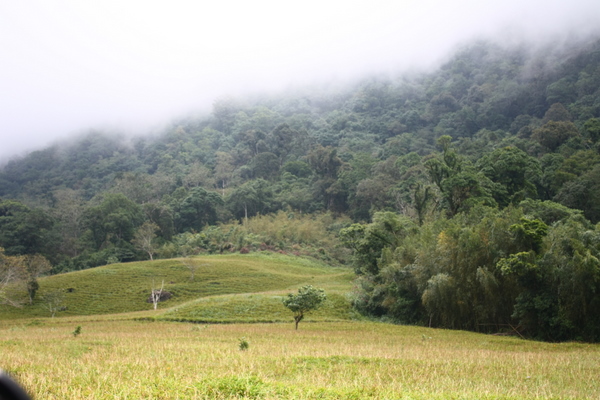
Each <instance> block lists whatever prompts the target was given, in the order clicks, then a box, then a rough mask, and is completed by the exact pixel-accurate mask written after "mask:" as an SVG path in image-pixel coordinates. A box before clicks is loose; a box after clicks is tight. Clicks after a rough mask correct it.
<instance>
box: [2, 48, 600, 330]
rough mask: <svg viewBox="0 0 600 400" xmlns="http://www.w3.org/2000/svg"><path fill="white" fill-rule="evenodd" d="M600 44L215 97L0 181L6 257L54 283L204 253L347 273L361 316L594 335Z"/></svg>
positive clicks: (599, 301)
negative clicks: (258, 256)
mask: <svg viewBox="0 0 600 400" xmlns="http://www.w3.org/2000/svg"><path fill="white" fill-rule="evenodd" d="M599 139H600V40H598V39H597V38H596V39H586V40H581V41H572V42H570V43H567V44H564V45H561V46H558V45H557V46H551V45H547V46H542V47H540V46H537V47H530V46H526V45H519V46H517V45H511V46H505V45H500V44H498V43H493V42H487V41H482V42H474V43H471V44H469V45H466V46H464V47H462V48H461V49H459V50H458V51H456V53H455V54H454V55H453V56H452V57H450V58H449V59H448V60H447V61H446V62H445V63H444V64H443V65H441V67H439V68H438V69H437V70H435V71H431V72H427V73H413V74H403V75H398V76H394V77H379V76H373V77H370V78H365V79H364V80H361V81H359V82H355V83H354V84H352V85H330V86H327V87H321V88H310V89H308V88H307V89H297V90H295V91H293V92H287V93H284V94H279V95H269V96H267V95H265V96H256V97H254V98H244V99H240V98H226V99H220V100H217V101H216V102H215V103H214V106H213V110H212V113H211V114H210V115H207V116H204V117H189V118H183V119H181V120H179V121H177V122H175V123H173V124H172V125H171V126H169V127H168V128H166V129H165V130H164V132H162V133H161V134H159V135H157V136H156V137H138V138H135V139H129V138H125V137H124V136H119V135H113V134H107V133H103V132H96V131H94V132H89V133H87V134H86V135H84V136H82V137H80V138H79V139H77V140H75V141H71V142H63V143H59V144H56V145H54V146H52V147H48V148H46V149H43V150H40V151H36V152H33V153H31V154H29V155H27V156H25V157H23V158H20V159H16V160H13V161H10V162H9V163H8V164H7V165H5V166H4V167H3V169H2V171H1V172H0V197H1V201H0V246H1V247H3V248H4V251H5V254H6V256H7V257H17V256H23V255H34V254H40V255H43V256H44V257H46V258H47V259H48V260H49V261H50V262H51V263H52V265H53V272H55V273H58V272H64V271H70V270H78V269H85V268H90V267H94V266H98V265H103V264H106V263H111V262H117V261H133V260H141V259H148V258H153V257H161V258H168V257H174V256H186V255H190V254H198V253H217V252H232V251H236V252H238V251H239V252H242V253H244V252H250V251H258V250H271V251H281V252H287V253H290V254H298V255H310V256H313V257H319V258H321V259H323V260H326V261H328V262H331V263H350V262H352V263H354V267H355V271H356V273H357V275H358V277H359V279H358V285H357V289H356V293H355V296H354V303H355V306H356V307H357V308H358V309H359V310H361V311H362V312H364V313H366V314H370V315H374V316H378V317H384V318H389V319H390V320H394V321H400V322H406V323H418V324H426V325H431V326H440V327H450V328H461V329H471V330H476V331H500V330H503V329H508V330H511V331H518V332H519V333H521V334H523V335H529V336H532V337H538V338H543V339H549V340H564V339H574V338H575V339H583V340H591V341H598V340H600V312H598V310H600V261H599V258H600V225H598V222H599V221H600V200H599V199H600V144H599Z"/></svg>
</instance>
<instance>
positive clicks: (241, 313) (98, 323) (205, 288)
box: [0, 254, 600, 400]
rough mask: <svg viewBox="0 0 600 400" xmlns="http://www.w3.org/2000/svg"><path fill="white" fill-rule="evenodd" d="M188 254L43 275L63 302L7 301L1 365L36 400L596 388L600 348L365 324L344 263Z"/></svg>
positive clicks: (568, 395)
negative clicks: (309, 291)
mask: <svg viewBox="0 0 600 400" xmlns="http://www.w3.org/2000/svg"><path fill="white" fill-rule="evenodd" d="M196 261H197V262H198V263H199V268H198V269H197V271H196V273H195V278H194V280H193V281H192V280H191V276H190V271H189V269H187V267H185V265H183V263H182V262H181V261H180V260H177V259H174V260H159V261H155V262H146V263H131V264H113V265H109V266H106V267H101V268H97V269H94V270H87V271H80V272H75V273H69V274H65V275H58V276H53V277H48V278H44V280H42V281H40V284H41V286H42V288H43V289H44V290H51V289H57V288H61V289H68V288H73V289H74V290H73V291H71V292H67V293H65V299H64V302H65V305H66V306H67V309H66V310H65V311H63V312H60V313H58V314H57V317H55V318H49V315H48V311H47V310H46V311H45V312H44V309H43V307H41V306H40V304H34V305H30V306H25V307H23V308H21V309H18V310H19V311H20V313H18V312H17V311H15V310H14V309H7V308H3V309H2V314H0V318H1V320H0V354H2V359H1V360H2V361H1V364H0V367H1V368H3V369H5V370H6V371H7V372H9V373H10V374H11V375H12V376H13V377H15V378H16V379H17V380H18V381H19V382H21V383H22V385H23V386H25V387H26V389H27V390H28V391H29V392H30V393H31V394H32V395H33V396H34V398H36V399H369V398H371V399H407V400H408V399H593V398H599V395H600V381H599V380H598V376H600V346H598V345H591V344H581V343H561V344H552V343H540V342H534V341H526V340H522V339H519V338H512V337H498V336H490V335H481V334H476V333H470V332H461V331H449V330H437V329H430V328H422V327H409V326H398V325H391V324H383V323H375V322H369V321H364V320H362V321H361V320H360V319H358V318H357V316H356V315H355V314H354V313H353V312H352V310H351V309H350V307H349V304H348V299H347V297H346V294H347V293H348V291H350V289H351V279H352V274H351V273H350V271H348V270H347V269H341V268H331V267H327V266H325V265H322V264H319V263H316V262H312V261H307V260H303V259H297V258H292V257H285V256H279V255H274V254H273V255H262V256H257V255H244V256H241V255H238V256H229V255H228V256H214V257H199V258H197V259H196ZM202 268H203V269H202ZM152 279H154V280H155V281H156V280H161V281H162V279H164V280H165V289H166V290H172V292H173V295H174V296H173V298H172V299H170V300H168V301H166V302H164V303H159V308H158V310H153V309H152V304H149V303H146V302H145V299H146V297H147V296H148V294H149V290H150V286H151V284H152ZM167 282H168V283H167ZM215 282H219V284H215ZM306 283H311V284H313V285H315V286H318V287H323V288H324V289H325V290H326V292H327V294H328V301H327V303H326V304H325V306H324V307H323V308H322V309H320V310H319V311H317V312H315V313H311V314H309V315H308V316H307V318H306V319H305V321H302V322H301V323H300V326H299V330H297V331H296V330H294V323H293V318H292V314H291V312H289V311H288V310H286V309H285V308H284V307H283V305H282V304H281V296H282V295H284V294H285V293H288V292H290V291H295V290H296V289H297V287H299V286H301V285H303V284H306ZM94 288H96V290H94ZM99 289H105V290H104V291H102V290H99ZM114 310H117V311H114ZM182 321H183V322H182ZM191 322H193V323H191ZM249 322H252V323H249ZM77 327H81V333H80V334H78V335H74V333H75V332H76V330H77ZM243 342H247V344H248V348H247V349H246V350H240V344H241V343H243Z"/></svg>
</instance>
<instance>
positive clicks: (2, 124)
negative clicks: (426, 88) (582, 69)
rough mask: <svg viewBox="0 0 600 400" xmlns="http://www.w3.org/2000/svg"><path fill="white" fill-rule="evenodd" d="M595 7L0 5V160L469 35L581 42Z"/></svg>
mask: <svg viewBox="0 0 600 400" xmlns="http://www.w3.org/2000/svg"><path fill="white" fill-rule="evenodd" d="M599 20H600V3H598V1H597V0H593V1H592V0H571V1H569V2H565V1H557V0H546V1H537V0H535V1H529V2H524V1H516V0H504V1H485V0H478V1H475V0H457V1H453V2H448V1H443V0H420V1H404V0H396V1H394V0H387V1H379V0H370V1H363V0H357V1H351V0H347V1H339V0H331V1H328V0H319V1H314V0H306V1H301V2H300V1H298V2H286V1H281V0H279V1H271V0H254V1H239V0H220V1H211V2H206V1H182V0H179V1H178V0H170V1H166V0H164V1H153V0H144V1H139V0H118V1H114V0H98V1H97V0H86V1H79V0H73V1H67V0H63V1H60V0H57V1H43V0H38V1H33V0H31V1H28V0H23V1H13V0H0V55H1V59H0V60H1V61H0V163H2V161H3V160H5V159H6V157H8V156H10V155H13V154H16V153H18V152H20V151H24V150H31V149H34V148H38V147H42V146H44V145H47V144H48V143H49V142H50V141H52V140H54V139H56V138H57V137H64V136H65V135H67V134H71V133H73V132H77V131H81V130H85V129H87V128H92V127H97V126H111V127H119V128H123V129H126V130H127V129H137V130H140V129H147V128H148V127H150V126H152V125H154V124H157V123H160V122H162V121H165V120H167V119H169V118H171V117H176V116H178V115H180V114H182V113H185V112H187V111H191V110H195V109H208V107H209V106H210V104H211V103H212V101H213V100H214V99H215V98H217V97H220V96H224V95H227V94H240V93H247V92H253V91H262V90H273V89H282V88H285V87H286V86H288V85H301V84H305V83H311V82H321V81H323V82H324V81H327V80H329V79H347V78H352V77H356V76H360V74H363V73H366V72H386V71H393V70H402V69H406V68H411V67H416V68H419V67H425V66H428V65H430V64H431V63H432V62H434V61H435V60H437V59H439V58H440V57H442V56H443V55H445V54H446V53H447V52H448V51H449V50H450V49H451V48H452V47H453V46H454V45H456V44H457V43H459V42H462V41H465V40H468V39H471V38H473V37H477V36H483V37H489V36H498V35H500V36H504V37H505V38H506V39H507V40H508V39H513V40H516V39H521V38H523V37H527V38H530V39H531V40H534V41H535V40H539V39H547V38H548V37H557V38H559V37H561V36H564V35H567V34H584V33H586V32H587V31H590V30H592V29H595V27H596V25H597V21H599Z"/></svg>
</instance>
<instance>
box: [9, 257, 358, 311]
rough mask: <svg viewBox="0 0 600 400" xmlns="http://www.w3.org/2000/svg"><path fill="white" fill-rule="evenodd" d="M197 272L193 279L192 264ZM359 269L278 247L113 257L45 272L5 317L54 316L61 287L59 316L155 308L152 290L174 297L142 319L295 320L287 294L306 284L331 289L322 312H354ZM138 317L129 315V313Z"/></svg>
mask: <svg viewBox="0 0 600 400" xmlns="http://www.w3.org/2000/svg"><path fill="white" fill-rule="evenodd" d="M191 268H193V270H194V271H193V272H194V277H193V279H192V269H191ZM352 279H353V274H352V272H351V271H350V270H348V269H344V268H332V267H328V266H326V265H324V264H321V263H318V262H314V261H309V260H306V259H302V258H298V257H289V256H282V255H277V254H271V255H267V254H260V255H228V256H202V257H192V258H188V259H170V260H160V261H141V262H132V263H127V264H111V265H107V266H103V267H97V268H93V269H88V270H84V271H75V272H70V273H65V274H60V275H54V276H49V277H46V278H42V279H40V286H41V289H40V292H39V294H38V296H36V299H35V301H34V303H33V304H31V305H29V304H26V305H24V306H23V307H22V308H15V307H6V308H3V309H2V310H1V311H0V318H2V319H6V318H32V317H50V312H49V310H48V309H47V304H46V302H45V301H44V298H45V297H46V295H47V294H49V293H56V292H57V291H60V293H61V294H62V297H61V301H60V304H58V309H59V311H58V312H57V314H56V315H57V316H73V315H100V314H116V313H131V312H135V311H143V310H151V309H152V308H153V304H152V303H151V302H148V301H147V300H148V299H149V297H150V294H151V291H152V289H159V288H160V286H161V285H162V283H163V282H164V291H165V292H169V293H170V294H171V295H172V297H171V298H169V299H168V300H166V301H161V302H159V303H158V310H157V311H156V312H152V313H151V314H148V315H141V316H139V318H152V319H172V320H181V321H183V320H185V321H192V322H259V321H262V322H270V321H291V320H293V319H292V314H291V313H290V312H289V311H288V310H286V308H285V307H284V306H283V305H282V303H281V299H282V296H283V295H284V294H286V293H289V292H291V291H295V290H296V289H297V288H298V287H300V286H302V285H305V284H312V285H315V286H319V287H322V288H325V289H326V290H327V291H328V293H329V294H330V300H329V302H328V304H326V306H325V307H323V309H322V310H321V311H320V314H317V317H318V319H320V320H323V319H326V320H327V319H329V320H331V319H349V318H350V317H351V316H352V313H351V310H350V304H349V301H348V299H347V298H346V294H347V293H348V292H349V290H350V282H351V280H352ZM128 315H129V317H132V315H131V314H128Z"/></svg>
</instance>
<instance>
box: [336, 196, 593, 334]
mask: <svg viewBox="0 0 600 400" xmlns="http://www.w3.org/2000/svg"><path fill="white" fill-rule="evenodd" d="M529 206H530V207H535V208H532V210H534V211H536V212H537V213H540V214H542V215H549V217H548V218H555V219H556V221H555V222H554V224H553V225H551V226H549V225H547V224H546V223H544V222H543V221H542V220H540V219H537V218H532V217H525V216H523V214H522V211H521V210H520V209H516V208H510V207H509V208H507V209H505V210H503V211H497V210H493V209H485V208H474V209H472V210H471V211H470V212H469V213H464V214H458V215H456V216H454V217H453V218H451V219H448V220H438V221H433V222H428V223H424V224H423V225H422V226H421V227H418V228H414V229H413V230H410V231H408V232H407V234H406V236H405V237H404V238H403V240H401V241H398V242H396V243H395V244H394V245H393V246H390V247H388V248H384V249H382V250H381V251H380V252H379V253H378V257H377V266H378V268H377V269H376V270H369V269H367V268H364V269H363V273H364V276H362V277H360V278H359V279H358V280H357V286H356V289H355V291H356V292H355V294H354V297H353V304H354V305H355V307H356V308H357V309H358V310H360V311H361V312H363V313H365V314H370V315H373V316H378V317H384V318H391V319H393V320H396V321H400V322H404V323H422V324H428V325H430V326H439V327H445V328H454V329H471V330H475V331H491V332H494V331H498V330H502V329H503V327H505V328H508V327H511V326H512V327H517V328H516V329H519V330H520V332H521V334H523V335H528V336H530V337H535V338H541V339H545V340H566V339H568V338H571V339H572V338H579V339H583V340H589V341H597V340H599V336H598V332H599V329H600V324H599V320H598V319H597V318H596V317H595V316H592V314H590V312H591V308H590V307H592V304H596V302H597V301H598V298H597V295H596V293H597V292H598V290H600V286H599V285H600V275H598V273H600V264H598V259H600V257H599V256H600V254H599V253H598V251H599V250H598V249H599V248H600V247H598V245H597V244H596V243H597V241H598V237H599V236H598V232H597V227H596V228H594V227H592V226H591V225H590V224H589V223H588V222H587V221H585V220H584V219H582V218H581V215H580V214H579V213H577V212H570V211H569V210H568V209H564V208H558V209H557V208H556V207H554V206H553V204H552V203H545V204H544V203H541V202H540V203H533V202H530V203H529ZM555 212H559V214H558V217H555V216H553V213H555ZM374 226H375V222H373V223H372V224H369V225H366V226H365V225H361V226H360V227H354V228H353V229H349V230H346V232H345V237H346V239H345V240H344V243H346V245H348V246H353V247H352V248H353V250H354V251H355V253H365V254H362V255H361V257H362V261H359V263H360V262H362V263H363V264H362V265H363V266H366V265H369V264H367V263H368V262H369V261H368V258H366V257H367V256H368V255H369V252H370V249H368V248H366V247H361V246H360V245H358V244H359V243H360V240H362V238H363V237H364V235H365V232H367V231H368V230H369V229H373V228H374ZM358 228H360V229H358ZM351 233H352V234H354V236H352V235H351ZM342 236H344V235H342ZM361 257H357V260H361ZM575 304H578V305H577V306H576V305H575Z"/></svg>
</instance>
